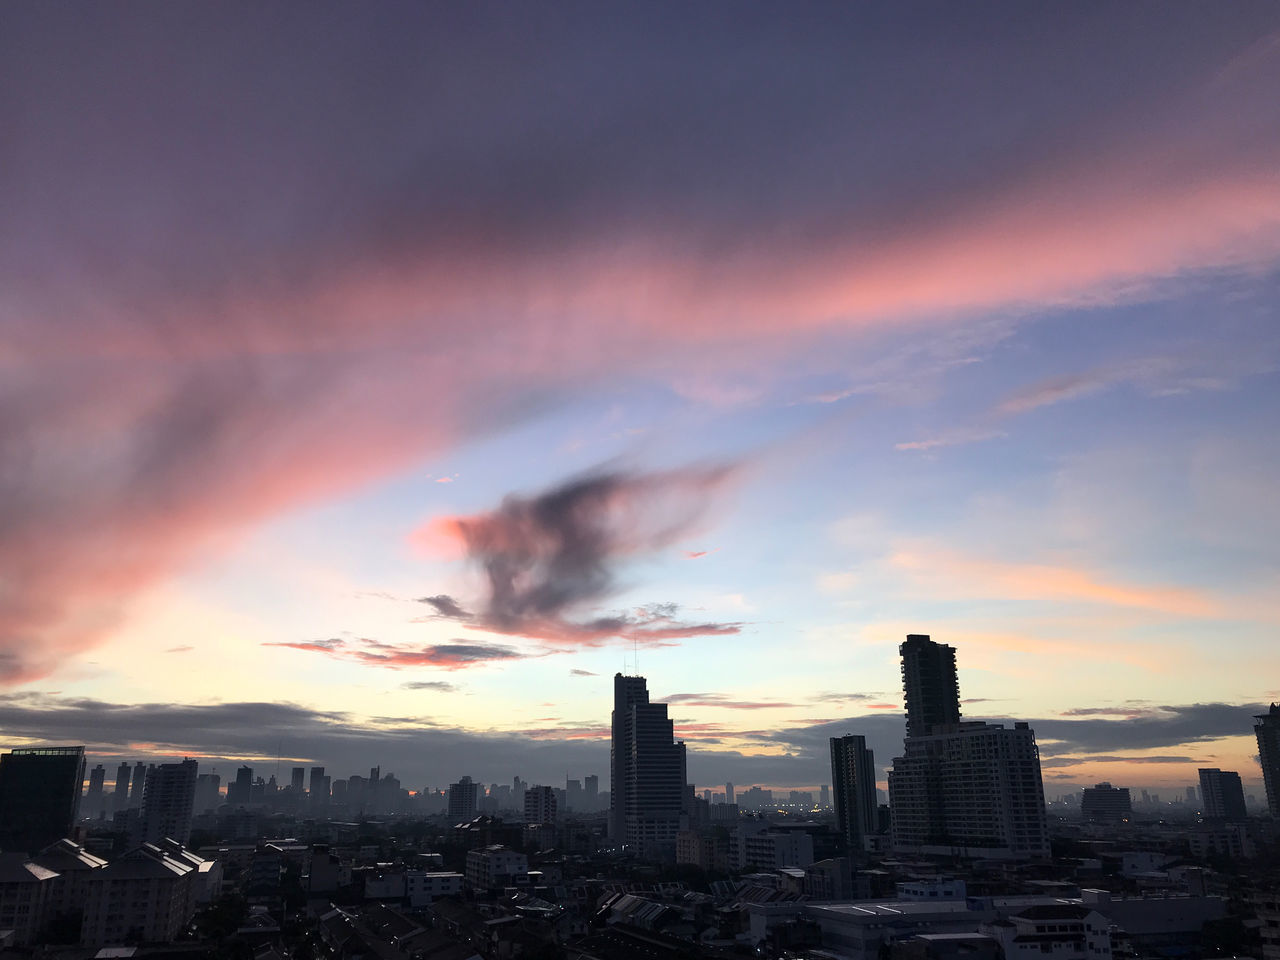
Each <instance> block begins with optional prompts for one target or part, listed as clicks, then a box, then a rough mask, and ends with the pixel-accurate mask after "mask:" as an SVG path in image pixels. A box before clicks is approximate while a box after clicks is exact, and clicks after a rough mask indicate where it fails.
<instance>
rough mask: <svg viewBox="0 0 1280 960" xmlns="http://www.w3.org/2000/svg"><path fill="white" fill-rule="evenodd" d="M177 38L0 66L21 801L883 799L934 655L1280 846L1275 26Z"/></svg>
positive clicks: (342, 21)
mask: <svg viewBox="0 0 1280 960" xmlns="http://www.w3.org/2000/svg"><path fill="white" fill-rule="evenodd" d="M151 10H152V15H150V16H139V17H119V16H116V15H115V14H114V11H112V10H110V9H109V8H104V7H93V6H90V7H82V8H69V7H64V6H59V5H24V6H11V7H8V8H6V9H4V10H3V11H2V12H0V18H3V23H4V26H5V29H3V30H0V78H2V79H3V83H0V89H4V90H5V91H6V94H5V96H4V97H3V98H0V125H2V126H3V128H4V129H5V130H7V131H10V134H11V135H10V136H9V137H7V138H6V140H8V141H9V142H8V143H7V144H6V146H5V151H6V152H5V162H4V163H3V164H0V168H3V172H2V173H0V204H2V205H3V209H4V210H5V211H6V215H5V217H4V218H2V221H0V382H2V383H3V384H4V386H3V388H2V389H0V413H2V414H3V424H4V429H3V431H0V462H2V463H3V465H4V466H3V474H2V477H3V481H4V490H5V496H4V497H3V498H0V501H2V502H0V569H3V570H4V572H5V580H4V582H3V584H0V685H2V686H0V742H2V743H3V745H4V746H5V747H6V748H13V747H22V746H24V745H31V744H44V743H63V744H85V745H86V747H87V750H86V754H87V755H88V756H89V757H90V758H91V759H92V760H93V762H95V763H96V762H99V761H101V762H103V763H104V764H105V765H106V767H107V771H108V774H109V773H110V772H111V771H112V770H113V769H114V761H113V760H112V758H114V757H122V758H128V759H130V760H136V759H137V758H139V757H145V758H154V759H156V760H157V761H159V760H179V759H181V758H183V757H192V758H195V759H198V760H199V761H200V769H201V770H202V771H205V770H207V769H208V768H209V767H211V766H217V767H218V769H219V772H220V773H221V774H222V775H223V782H224V783H225V782H229V781H230V779H231V776H232V775H233V773H234V769H235V766H236V765H237V764H238V763H240V762H241V761H244V762H247V763H249V764H250V765H252V766H254V767H255V768H267V767H269V766H270V765H271V764H273V763H275V762H276V758H277V757H279V758H281V760H280V766H281V768H282V770H287V769H289V768H290V767H293V766H298V765H302V766H306V767H308V768H310V767H312V766H317V767H318V766H324V767H326V768H327V769H328V770H329V771H330V772H331V773H332V772H333V771H335V770H343V771H345V770H356V771H359V770H362V769H366V768H367V767H368V762H367V761H368V759H369V758H373V759H374V760H376V761H377V762H379V763H381V764H382V767H383V769H386V770H395V771H396V773H397V775H398V776H399V777H400V778H401V779H402V780H403V781H405V783H406V784H407V785H412V786H413V787H414V788H416V787H417V786H418V785H444V784H446V783H449V782H451V781H454V780H456V778H457V777H459V776H462V775H470V776H474V777H476V778H477V779H482V780H484V781H485V782H493V781H496V782H505V781H509V780H510V778H511V777H512V776H513V775H519V776H522V777H525V778H527V779H529V780H530V781H531V782H537V781H538V780H544V781H545V780H547V778H548V776H549V775H553V774H557V773H560V774H562V773H563V771H564V770H565V769H569V770H572V771H574V772H575V773H576V774H577V775H580V776H581V775H586V774H592V773H593V774H596V775H600V776H602V777H603V776H604V775H605V774H606V771H608V770H609V754H608V751H609V742H610V732H611V731H610V724H609V720H608V714H609V709H610V692H609V689H608V688H609V682H610V678H611V677H612V676H613V675H614V674H615V673H617V672H618V671H620V670H621V671H622V672H623V673H630V674H641V675H644V676H645V677H648V678H649V682H650V693H651V695H652V698H653V700H654V702H657V703H664V704H668V705H669V711H670V712H669V716H670V719H671V720H672V721H673V724H674V735H675V737H676V739H677V740H681V741H683V742H685V743H686V745H687V748H688V778H689V780H690V781H691V782H693V783H695V784H697V785H698V787H699V789H701V788H702V787H703V786H706V785H716V784H724V783H725V782H726V781H732V782H734V783H736V784H739V785H741V786H744V787H745V786H747V785H750V784H759V785H766V786H773V787H779V788H785V787H801V786H803V787H805V788H812V787H816V786H818V785H820V784H823V783H829V782H830V776H829V773H828V774H826V775H825V776H824V775H823V774H822V772H821V771H822V770H823V768H824V766H827V765H829V760H830V746H829V744H830V740H831V738H833V737H842V736H844V735H846V734H851V735H858V736H865V737H866V740H867V745H868V747H869V748H870V749H872V751H873V752H874V755H875V757H876V758H877V760H878V761H879V762H880V764H881V765H880V767H879V768H878V780H879V782H880V784H881V786H883V784H884V766H885V765H887V764H888V762H889V761H890V759H891V758H892V757H894V756H895V754H896V753H897V752H898V750H899V749H900V746H901V740H902V732H903V722H904V721H903V709H904V701H903V697H902V688H901V683H900V675H899V664H898V656H897V650H898V645H899V644H900V643H901V642H902V638H903V637H904V636H906V635H908V634H928V635H931V636H933V637H934V638H935V639H936V640H938V641H939V642H941V643H944V644H948V645H951V646H954V647H955V648H956V650H957V651H959V653H960V663H959V681H960V685H961V689H962V690H963V691H964V697H965V698H966V699H964V700H963V701H962V702H961V704H960V708H961V712H962V714H963V717H964V719H965V720H975V721H976V720H987V721H991V722H993V723H1005V724H1008V725H1011V724H1012V722H1014V721H1022V722H1027V723H1029V724H1030V725H1031V727H1032V728H1033V729H1034V730H1035V733H1036V740H1037V743H1038V746H1039V749H1040V754H1041V760H1042V769H1043V777H1044V784H1045V790H1046V792H1047V793H1048V794H1050V795H1055V794H1057V793H1066V792H1071V791H1075V790H1078V789H1080V788H1081V787H1085V786H1091V785H1093V784H1095V783H1101V782H1110V783H1113V784H1116V785H1117V786H1124V787H1130V788H1134V789H1135V791H1136V790H1140V789H1143V788H1148V789H1152V790H1154V791H1155V792H1161V793H1163V792H1164V791H1168V792H1169V794H1170V795H1176V794H1178V793H1180V792H1181V790H1182V789H1183V788H1184V787H1185V786H1186V785H1191V784H1195V783H1196V782H1197V776H1198V775H1197V771H1198V770H1199V769H1213V768H1218V769H1222V770H1227V771H1238V772H1239V774H1240V776H1241V777H1242V778H1243V780H1244V783H1245V792H1246V793H1252V794H1255V795H1257V796H1259V797H1261V796H1262V775H1261V771H1260V769H1259V766H1258V763H1257V760H1256V759H1255V755H1256V754H1257V751H1258V741H1257V739H1256V736H1255V733H1254V723H1255V721H1254V717H1255V716H1258V715H1261V714H1264V713H1266V712H1267V710H1268V707H1269V705H1270V704H1271V703H1272V702H1274V701H1277V700H1280V645H1277V644H1276V643H1275V634H1276V630H1277V627H1280V608H1278V606H1277V604H1276V601H1275V597H1276V595H1277V585H1278V584H1280V553H1278V548H1277V544H1280V511H1278V510H1277V505H1276V498H1275V496H1274V488H1275V480H1276V477H1277V476H1278V475H1280V437H1278V436H1277V434H1276V431H1275V429H1274V424H1275V423H1276V422H1277V420H1278V419H1280V389H1277V387H1278V386H1280V372H1278V371H1280V335H1278V334H1277V331H1278V330H1280V315H1278V313H1277V311H1278V310H1280V307H1278V306H1277V304H1280V179H1277V176H1276V171H1277V169H1280V101H1278V100H1277V98H1276V97H1275V94H1274V91H1275V90H1276V89H1277V87H1280V9H1277V7H1276V6H1275V5H1274V4H1264V3H1258V4H1255V3H1248V2H1241V3H1238V4H1233V5H1232V6H1231V8H1230V10H1229V11H1225V12H1224V11H1223V10H1221V9H1216V8H1211V7H1209V6H1199V7H1197V6H1183V7H1177V8H1168V7H1142V6H1125V7H1119V6H1114V5H1102V4H1078V5H1071V6H1069V7H1058V8H1053V9H1052V10H1048V9H1044V8H1030V7H1027V6H1025V5H1022V4H1013V3H1006V4H996V3H991V4H978V5H973V6H969V7H966V8H965V9H964V10H957V9H956V8H954V7H953V6H952V5H948V4H933V3H925V4H920V5H916V6H913V7H912V8H911V9H909V10H892V11H891V10H890V8H889V7H887V6H884V7H878V6H874V5H866V6H861V5H860V6H857V7H834V6H833V7H825V8H824V7H813V8H806V9H803V10H796V9H787V8H783V7H778V6H774V5H768V4H758V5H757V4H749V3H748V4H734V5H732V6H729V5H718V4H707V5H705V6H699V7H698V8H696V9H692V10H686V11H684V12H683V17H682V19H681V20H680V21H679V23H678V27H679V29H675V28H674V25H673V22H672V20H671V19H670V16H669V11H668V12H666V13H664V12H662V11H658V10H655V9H653V8H650V7H646V6H644V5H635V6H630V5H620V6H618V7H616V8H614V9H613V10H610V11H604V10H600V9H594V10H593V9H569V8H567V7H554V8H547V9H543V10H534V9H519V8H517V9H511V8H501V7H489V6H486V5H484V4H475V5H470V4H469V5H467V6H466V7H465V8H448V7H446V8H435V7H421V6H418V5H413V4H404V5H397V4H388V5H386V6H385V7H381V8H379V9H378V10H369V9H362V10H359V11H357V10H355V9H353V8H349V7H344V6H342V5H338V4H333V5H329V4H322V5H320V7H319V8H316V9H309V10H308V14H307V16H306V17H305V18H303V19H305V20H306V24H305V30H302V31H301V33H300V32H299V26H298V18H297V15H296V12H295V11H296V8H288V7H281V8H279V9H275V8H273V9H266V8H258V9H255V8H253V7H251V6H244V7H233V6H225V7H224V6H222V5H219V6H218V7H204V8H200V7H185V8H175V7H172V6H169V5H164V6H156V7H154V8H151ZM245 36H252V37H253V38H254V43H253V44H249V45H246V44H245V43H244V42H243V38H244V37H245ZM224 763H225V764H226V768H225V769H223V766H222V765H223V764H224ZM552 782H555V781H552Z"/></svg>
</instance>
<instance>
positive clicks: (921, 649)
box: [898, 633, 960, 737]
mask: <svg viewBox="0 0 1280 960" xmlns="http://www.w3.org/2000/svg"><path fill="white" fill-rule="evenodd" d="M898 653H899V654H901V655H902V693H903V697H904V698H905V700H904V704H905V706H906V709H907V736H908V737H919V736H924V735H925V734H927V733H929V731H930V730H931V729H932V728H933V727H938V726H943V725H945V724H955V723H959V722H960V681H959V679H958V678H957V676H956V648H955V647H949V646H947V645H946V644H945V643H934V642H933V641H932V640H930V639H929V637H928V635H927V634H922V633H911V634H908V635H907V642H906V643H904V644H902V645H901V646H899V647H898Z"/></svg>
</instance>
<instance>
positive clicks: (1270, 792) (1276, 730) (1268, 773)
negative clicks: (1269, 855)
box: [1253, 703, 1280, 820]
mask: <svg viewBox="0 0 1280 960" xmlns="http://www.w3.org/2000/svg"><path fill="white" fill-rule="evenodd" d="M1254 719H1255V720H1257V721H1258V722H1257V723H1255V724H1254V725H1253V732H1254V733H1255V734H1257V736H1258V762H1259V763H1260V764H1261V765H1262V782H1263V784H1264V785H1265V786H1266V788H1267V808H1268V809H1269V810H1270V811H1271V816H1272V819H1276V820H1280V704H1275V703H1273V704H1272V705H1271V709H1270V710H1268V711H1267V712H1266V713H1260V714H1258V715H1257V716H1255V717H1254Z"/></svg>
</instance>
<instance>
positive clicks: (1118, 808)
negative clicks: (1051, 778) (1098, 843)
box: [1080, 780, 1133, 823]
mask: <svg viewBox="0 0 1280 960" xmlns="http://www.w3.org/2000/svg"><path fill="white" fill-rule="evenodd" d="M1132 813H1133V803H1132V801H1131V800H1130V799H1129V788H1128V787H1113V786H1112V785H1111V784H1110V783H1107V782H1106V781H1105V780H1104V781H1103V782H1102V783H1099V784H1095V785H1094V786H1092V787H1085V789H1084V790H1083V791H1081V793H1080V816H1081V817H1083V818H1084V819H1085V820H1093V821H1096V822H1099V823H1106V822H1111V823H1119V822H1120V821H1122V820H1128V819H1129V816H1130V814H1132Z"/></svg>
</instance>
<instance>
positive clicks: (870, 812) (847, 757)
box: [822, 734, 877, 856]
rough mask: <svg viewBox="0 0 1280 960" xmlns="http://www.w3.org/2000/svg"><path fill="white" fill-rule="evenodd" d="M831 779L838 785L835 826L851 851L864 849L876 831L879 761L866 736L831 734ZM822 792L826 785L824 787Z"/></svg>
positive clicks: (823, 790)
mask: <svg viewBox="0 0 1280 960" xmlns="http://www.w3.org/2000/svg"><path fill="white" fill-rule="evenodd" d="M831 783H832V785H833V786H834V787H835V806H836V828H837V829H838V830H839V831H840V836H842V837H844V841H845V845H846V847H847V848H848V851H849V853H850V855H853V856H856V855H858V854H860V853H862V852H863V850H864V849H865V842H864V841H865V839H866V837H867V836H869V835H870V834H874V833H875V832H876V809H877V802H876V764H875V757H874V755H873V754H872V752H871V751H870V750H868V749H867V738H866V737H862V736H857V735H855V734H846V735H845V736H843V737H832V738H831ZM822 792H823V794H825V793H826V792H827V788H826V787H825V786H824V787H823V788H822Z"/></svg>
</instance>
